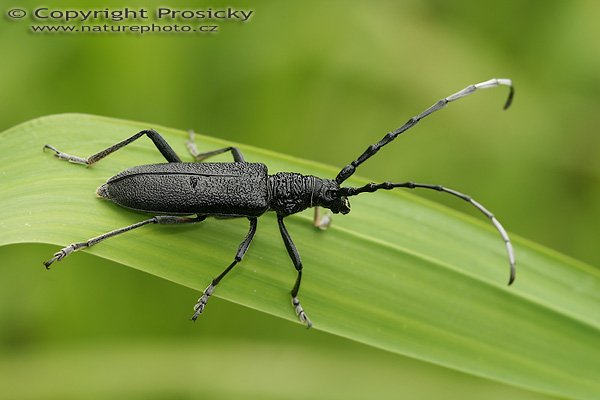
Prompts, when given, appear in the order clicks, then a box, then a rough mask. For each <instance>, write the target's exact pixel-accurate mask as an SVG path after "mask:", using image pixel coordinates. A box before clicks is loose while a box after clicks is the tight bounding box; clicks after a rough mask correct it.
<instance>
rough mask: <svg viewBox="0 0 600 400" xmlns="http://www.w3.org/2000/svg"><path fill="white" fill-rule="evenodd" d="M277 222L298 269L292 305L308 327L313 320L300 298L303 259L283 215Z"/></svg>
mask: <svg viewBox="0 0 600 400" xmlns="http://www.w3.org/2000/svg"><path fill="white" fill-rule="evenodd" d="M277 222H278V224H279V231H280V232H281V237H282V238H283V243H284V244H285V248H286V249H287V251H288V254H289V255H290V258H291V259H292V262H293V263H294V267H295V268H296V271H298V276H297V277H296V283H294V287H293V288H292V292H291V295H292V307H294V311H295V312H296V315H297V316H298V319H299V320H300V322H302V323H303V324H305V325H306V327H307V328H310V327H311V326H312V322H311V320H310V318H308V315H306V312H304V308H302V305H301V304H300V300H299V299H298V292H299V291H300V282H301V281H302V260H300V254H299V253H298V249H296V245H295V244H294V242H293V241H292V237H291V236H290V234H289V232H288V231H287V228H286V227H285V225H284V223H283V216H281V215H278V216H277Z"/></svg>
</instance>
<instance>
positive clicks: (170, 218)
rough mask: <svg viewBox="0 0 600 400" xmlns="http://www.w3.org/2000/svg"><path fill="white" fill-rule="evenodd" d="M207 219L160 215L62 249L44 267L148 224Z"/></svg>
mask: <svg viewBox="0 0 600 400" xmlns="http://www.w3.org/2000/svg"><path fill="white" fill-rule="evenodd" d="M205 219H206V216H203V215H202V216H197V217H173V216H167V215H158V216H156V217H152V218H150V219H147V220H145V221H141V222H137V223H135V224H132V225H129V226H126V227H123V228H119V229H115V230H114V231H110V232H107V233H104V234H102V235H100V236H96V237H94V238H91V239H89V240H87V241H85V242H78V243H71V244H70V245H68V246H67V247H63V248H62V249H60V250H59V251H57V252H56V253H54V257H52V258H51V259H50V260H48V261H44V265H45V266H46V269H50V265H51V264H52V263H53V262H54V261H60V260H62V259H63V258H65V257H66V256H68V255H69V254H71V253H73V252H75V251H77V250H80V249H83V248H85V247H92V246H93V245H95V244H97V243H100V242H101V241H103V240H105V239H108V238H110V237H113V236H117V235H120V234H121V233H125V232H128V231H131V230H133V229H136V228H139V227H141V226H144V225H147V224H188V223H194V222H200V221H203V220H205Z"/></svg>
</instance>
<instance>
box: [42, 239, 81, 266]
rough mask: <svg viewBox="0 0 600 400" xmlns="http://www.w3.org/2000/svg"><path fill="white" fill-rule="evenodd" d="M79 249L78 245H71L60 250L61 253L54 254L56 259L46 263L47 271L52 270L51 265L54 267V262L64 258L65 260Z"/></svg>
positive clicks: (53, 258)
mask: <svg viewBox="0 0 600 400" xmlns="http://www.w3.org/2000/svg"><path fill="white" fill-rule="evenodd" d="M77 249H78V247H77V246H76V244H70V245H68V246H67V247H63V248H62V249H60V250H59V251H57V252H56V253H54V257H52V258H51V259H50V260H48V261H44V265H45V266H46V269H50V265H52V263H54V261H60V260H62V259H63V258H65V257H66V256H68V255H69V254H71V253H72V252H74V251H75V250H77Z"/></svg>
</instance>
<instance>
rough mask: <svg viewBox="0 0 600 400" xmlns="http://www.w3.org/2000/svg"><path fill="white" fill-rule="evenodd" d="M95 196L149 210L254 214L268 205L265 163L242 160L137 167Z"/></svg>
mask: <svg viewBox="0 0 600 400" xmlns="http://www.w3.org/2000/svg"><path fill="white" fill-rule="evenodd" d="M98 194H99V195H100V196H102V197H105V198H107V199H109V200H111V201H113V202H115V203H116V204H118V205H120V206H123V207H127V208H131V209H135V210H140V211H145V212H149V213H157V214H203V215H221V216H258V215H261V214H263V213H264V212H265V211H266V210H267V208H268V190H267V167H266V166H265V165H264V164H260V163H246V162H237V163H168V164H151V165H140V166H137V167H133V168H130V169H128V170H125V171H123V172H121V173H119V174H118V175H115V176H114V177H112V178H110V179H109V180H108V181H107V182H106V184H104V185H102V186H101V187H100V188H99V189H98Z"/></svg>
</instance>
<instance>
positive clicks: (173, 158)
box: [44, 129, 181, 165]
mask: <svg viewBox="0 0 600 400" xmlns="http://www.w3.org/2000/svg"><path fill="white" fill-rule="evenodd" d="M144 135H146V136H148V137H149V138H150V139H152V141H153V142H154V145H155V146H156V148H157V149H158V151H160V153H161V154H162V155H163V156H164V157H165V158H166V159H167V161H168V162H181V159H180V158H179V156H178V155H177V154H176V153H175V150H173V149H172V148H171V146H169V143H167V141H166V140H165V139H164V138H163V137H162V136H160V134H159V133H158V132H156V131H155V130H153V129H146V130H143V131H140V132H138V133H136V134H135V135H133V136H131V137H130V138H128V139H125V140H123V141H121V142H119V143H117V144H114V145H112V146H110V147H109V148H107V149H104V150H102V151H100V152H98V153H96V154H93V155H91V156H89V157H88V158H83V157H78V156H73V155H70V154H66V153H63V152H62V151H59V150H58V149H57V148H56V147H54V146H51V145H49V144H47V145H44V150H45V149H50V150H52V151H53V152H54V155H55V156H56V157H58V158H60V159H62V160H67V161H70V162H72V163H76V164H85V165H92V164H93V163H95V162H97V161H99V160H101V159H103V158H104V157H106V156H107V155H109V154H110V153H113V152H115V151H117V150H119V149H120V148H122V147H125V146H127V145H128V144H129V143H131V142H133V141H135V140H137V139H139V138H140V137H142V136H144Z"/></svg>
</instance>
